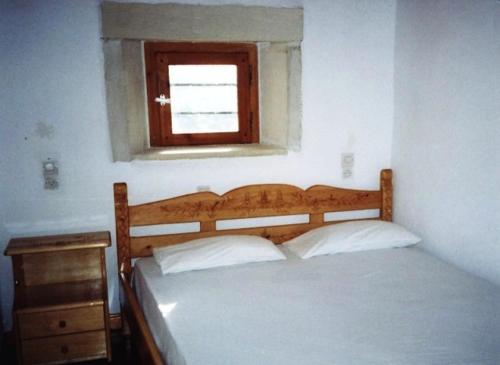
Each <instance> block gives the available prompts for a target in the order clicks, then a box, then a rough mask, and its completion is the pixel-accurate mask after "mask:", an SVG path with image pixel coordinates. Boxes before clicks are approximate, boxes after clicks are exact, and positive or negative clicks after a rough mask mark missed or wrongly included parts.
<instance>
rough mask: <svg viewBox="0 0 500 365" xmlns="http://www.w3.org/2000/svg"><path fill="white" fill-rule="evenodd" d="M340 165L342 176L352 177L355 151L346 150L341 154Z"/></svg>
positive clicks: (345, 177)
mask: <svg viewBox="0 0 500 365" xmlns="http://www.w3.org/2000/svg"><path fill="white" fill-rule="evenodd" d="M340 165H341V167H342V178H344V179H348V178H350V177H352V175H353V170H354V153H352V152H346V153H342V154H341V155H340Z"/></svg>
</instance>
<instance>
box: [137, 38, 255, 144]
mask: <svg viewBox="0 0 500 365" xmlns="http://www.w3.org/2000/svg"><path fill="white" fill-rule="evenodd" d="M144 54H145V67H146V83H147V99H148V112H149V113H148V114H149V136H150V145H151V146H152V147H161V146H191V145H210V144H240V143H257V142H259V120H258V119H259V109H258V80H257V49H256V46H255V45H254V44H246V43H241V44H240V43H230V44H227V43H162V42H145V43H144Z"/></svg>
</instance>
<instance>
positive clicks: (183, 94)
mask: <svg viewBox="0 0 500 365" xmlns="http://www.w3.org/2000/svg"><path fill="white" fill-rule="evenodd" d="M168 73H169V80H170V102H171V104H170V106H171V113H172V133H173V134H187V133H217V132H237V131H238V130H239V127H238V87H237V66H236V65H169V66H168Z"/></svg>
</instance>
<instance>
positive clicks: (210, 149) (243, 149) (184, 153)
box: [133, 144, 287, 160]
mask: <svg viewBox="0 0 500 365" xmlns="http://www.w3.org/2000/svg"><path fill="white" fill-rule="evenodd" d="M286 154H287V149H286V148H283V147H279V146H273V145H264V144H248V145H216V146H192V147H164V148H150V149H148V150H146V151H144V152H143V153H140V154H137V155H134V156H133V159H134V160H182V159H199V158H218V157H248V156H272V155H286Z"/></svg>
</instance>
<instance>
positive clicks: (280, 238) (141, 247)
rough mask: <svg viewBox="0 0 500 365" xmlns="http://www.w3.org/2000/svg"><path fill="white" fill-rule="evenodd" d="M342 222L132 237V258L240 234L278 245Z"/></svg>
mask: <svg viewBox="0 0 500 365" xmlns="http://www.w3.org/2000/svg"><path fill="white" fill-rule="evenodd" d="M372 219H376V218H372ZM354 220H356V219H350V220H349V221H354ZM364 220H366V219H364ZM342 222H345V221H344V220H340V221H334V222H323V223H301V224H287V225H281V226H268V227H255V228H238V229H224V230H218V231H207V232H189V233H176V234H168V235H158V236H141V237H131V238H130V240H131V251H130V252H131V255H132V257H147V256H151V255H152V254H153V248H155V247H163V246H171V245H176V244H179V243H183V242H187V241H190V240H194V239H197V238H205V237H212V236H222V235H240V234H242V235H255V236H261V237H264V238H266V239H269V240H271V241H273V242H274V243H276V244H280V243H283V242H285V241H288V240H290V239H292V238H294V237H297V236H299V235H301V234H302V233H305V232H307V231H310V230H311V229H314V228H318V227H320V226H322V225H329V224H337V223H342Z"/></svg>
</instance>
